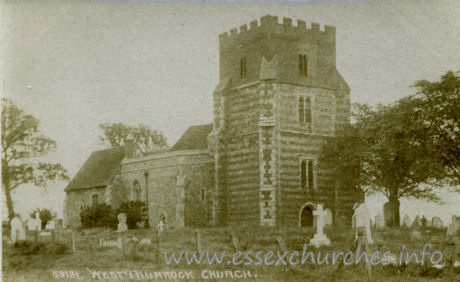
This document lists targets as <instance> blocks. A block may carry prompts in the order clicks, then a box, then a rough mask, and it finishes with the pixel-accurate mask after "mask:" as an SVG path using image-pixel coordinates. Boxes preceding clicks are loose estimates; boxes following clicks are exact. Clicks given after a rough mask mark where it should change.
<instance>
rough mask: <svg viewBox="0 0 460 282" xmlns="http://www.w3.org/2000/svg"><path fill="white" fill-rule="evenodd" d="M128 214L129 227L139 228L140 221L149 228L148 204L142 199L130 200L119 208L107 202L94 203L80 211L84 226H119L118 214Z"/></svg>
mask: <svg viewBox="0 0 460 282" xmlns="http://www.w3.org/2000/svg"><path fill="white" fill-rule="evenodd" d="M120 213H124V214H126V217H127V220H126V224H127V225H128V228H129V229H136V228H138V226H137V223H138V222H144V227H145V228H148V215H147V204H146V203H144V202H141V201H129V202H124V203H121V204H120V207H119V208H118V209H114V208H112V207H111V206H110V205H108V204H106V203H101V204H97V205H92V206H90V207H86V208H84V209H83V210H82V211H81V212H80V220H81V227H82V228H84V229H85V228H97V227H109V228H114V229H115V228H117V225H118V215H119V214H120Z"/></svg>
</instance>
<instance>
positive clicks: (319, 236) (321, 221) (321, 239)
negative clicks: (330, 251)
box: [310, 204, 331, 247]
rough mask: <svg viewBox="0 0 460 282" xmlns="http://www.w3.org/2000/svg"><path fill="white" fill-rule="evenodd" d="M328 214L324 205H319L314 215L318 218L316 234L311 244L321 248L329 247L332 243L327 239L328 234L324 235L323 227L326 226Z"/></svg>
mask: <svg viewBox="0 0 460 282" xmlns="http://www.w3.org/2000/svg"><path fill="white" fill-rule="evenodd" d="M326 214H327V213H326V212H325V211H324V210H323V205H322V204H318V207H317V209H316V210H314V211H313V215H314V216H316V234H315V235H314V236H313V239H311V240H310V244H311V245H313V246H315V247H319V246H322V245H326V246H329V245H330V244H331V241H330V240H329V239H328V238H327V236H326V234H324V233H323V227H324V225H325V218H326Z"/></svg>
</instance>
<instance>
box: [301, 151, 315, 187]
mask: <svg viewBox="0 0 460 282" xmlns="http://www.w3.org/2000/svg"><path fill="white" fill-rule="evenodd" d="M314 164H315V161H314V160H308V159H303V160H302V161H301V162H300V188H301V189H302V191H305V192H306V191H309V190H311V189H314V188H315V171H314V169H315V167H314Z"/></svg>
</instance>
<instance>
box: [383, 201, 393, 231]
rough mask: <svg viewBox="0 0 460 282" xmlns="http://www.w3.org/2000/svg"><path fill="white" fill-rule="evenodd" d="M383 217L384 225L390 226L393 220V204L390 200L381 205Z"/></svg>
mask: <svg viewBox="0 0 460 282" xmlns="http://www.w3.org/2000/svg"><path fill="white" fill-rule="evenodd" d="M383 218H384V220H385V226H392V223H393V221H394V214H393V205H392V204H391V203H390V202H386V203H385V204H384V205H383Z"/></svg>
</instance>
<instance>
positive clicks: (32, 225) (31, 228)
mask: <svg viewBox="0 0 460 282" xmlns="http://www.w3.org/2000/svg"><path fill="white" fill-rule="evenodd" d="M35 229H36V222H35V218H29V219H27V230H29V231H34V230H35Z"/></svg>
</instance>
